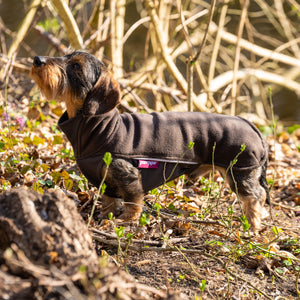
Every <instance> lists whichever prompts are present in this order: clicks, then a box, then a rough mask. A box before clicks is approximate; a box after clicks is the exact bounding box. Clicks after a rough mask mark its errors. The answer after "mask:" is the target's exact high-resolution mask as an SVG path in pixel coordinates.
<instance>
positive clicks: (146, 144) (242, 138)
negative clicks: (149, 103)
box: [58, 108, 267, 191]
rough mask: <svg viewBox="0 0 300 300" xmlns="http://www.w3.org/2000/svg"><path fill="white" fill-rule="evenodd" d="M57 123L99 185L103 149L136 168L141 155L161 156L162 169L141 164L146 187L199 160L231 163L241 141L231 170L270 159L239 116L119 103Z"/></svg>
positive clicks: (89, 176) (262, 143) (250, 126)
mask: <svg viewBox="0 0 300 300" xmlns="http://www.w3.org/2000/svg"><path fill="white" fill-rule="evenodd" d="M58 125H59V127H60V128H61V130H62V131H63V132H64V133H65V134H66V136H67V137H68V139H69V141H70V142H71V144H72V146H73V149H74V154H75V158H76V160H77V163H78V165H79V167H80V169H81V171H82V173H83V174H84V175H85V176H86V177H87V179H88V180H89V181H91V183H92V184H94V185H95V186H98V185H99V184H100V182H101V175H100V170H101V167H102V166H103V160H102V158H103V155H104V154H105V152H110V153H111V154H112V156H113V158H114V157H117V158H123V159H126V160H128V161H130V162H131V163H132V164H133V165H134V166H136V167H137V166H138V164H137V163H136V161H137V160H138V159H148V160H154V161H155V160H156V161H161V162H162V163H161V164H160V165H161V167H159V168H158V169H140V172H141V174H142V184H143V188H144V191H148V190H149V189H151V188H153V187H156V186H159V185H161V184H163V182H164V180H165V179H169V180H171V179H174V178H176V177H178V176H180V175H182V174H184V173H186V171H191V170H194V169H196V168H197V167H198V166H199V165H200V164H210V165H211V164H212V163H214V164H215V165H216V166H220V167H223V168H227V167H229V165H230V163H231V162H232V161H233V159H235V157H236V156H237V155H238V154H239V153H240V152H241V145H242V144H245V145H246V148H245V150H244V151H243V152H242V153H240V155H239V156H238V159H237V162H236V163H235V164H234V165H233V169H238V170H251V169H254V168H257V167H259V166H262V165H263V164H264V163H265V161H266V160H267V150H266V143H265V141H264V140H263V138H262V136H261V134H260V132H259V131H258V129H257V128H256V127H255V126H254V125H253V124H251V123H250V122H248V121H246V120H245V119H243V118H240V117H233V116H225V115H219V114H213V113H201V112H193V113H190V112H163V113H156V112H154V113H151V114H139V113H133V114H128V113H123V114H119V112H118V109H117V108H115V109H113V110H111V111H109V112H107V113H105V114H96V115H83V114H82V113H80V114H78V115H77V116H76V117H74V118H71V119H69V118H68V115H67V112H65V113H64V114H63V115H62V116H61V118H60V119H59V122H58ZM190 142H194V146H193V148H192V149H189V148H188V146H189V143H190ZM164 162H165V163H164ZM176 162H179V164H176ZM170 175H172V176H171V177H170ZM149 181H150V182H149Z"/></svg>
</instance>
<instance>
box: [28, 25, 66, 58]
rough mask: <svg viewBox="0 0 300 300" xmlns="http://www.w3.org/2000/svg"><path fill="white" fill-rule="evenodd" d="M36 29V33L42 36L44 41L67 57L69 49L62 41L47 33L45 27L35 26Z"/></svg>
mask: <svg viewBox="0 0 300 300" xmlns="http://www.w3.org/2000/svg"><path fill="white" fill-rule="evenodd" d="M34 29H35V30H36V32H37V33H38V34H39V35H41V36H42V37H43V38H44V39H46V40H47V41H48V42H49V43H50V44H51V45H52V46H54V47H55V48H56V49H57V50H58V51H59V52H60V53H62V54H63V55H66V54H67V52H68V48H67V47H66V46H65V45H63V44H62V43H61V41H60V40H59V39H58V38H56V37H55V36H54V35H52V34H51V33H49V32H47V31H45V30H44V28H43V27H41V26H38V25H36V26H34Z"/></svg>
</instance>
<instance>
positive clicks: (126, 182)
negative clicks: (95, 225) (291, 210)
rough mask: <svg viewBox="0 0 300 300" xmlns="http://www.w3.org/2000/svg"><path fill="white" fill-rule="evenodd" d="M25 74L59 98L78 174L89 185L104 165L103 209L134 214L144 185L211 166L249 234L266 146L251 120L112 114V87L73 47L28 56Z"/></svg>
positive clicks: (262, 192)
mask: <svg viewBox="0 0 300 300" xmlns="http://www.w3.org/2000/svg"><path fill="white" fill-rule="evenodd" d="M31 76H32V78H33V79H34V80H35V81H36V83H37V85H38V86H39V88H40V90H41V92H42V93H43V94H44V95H45V97H46V98H47V99H56V100H61V101H64V102H65V104H66V108H67V111H66V112H65V113H64V114H63V115H62V116H61V118H60V120H59V122H58V124H59V126H60V128H61V130H62V131H63V132H64V133H65V134H66V135H67V137H68V139H69V140H70V142H71V144H72V146H73V148H74V153H75V157H76V160H77V163H78V165H79V167H80V169H81V171H82V173H83V174H84V175H85V176H86V177H87V179H88V180H89V181H90V182H91V183H92V184H93V185H95V186H96V187H98V186H99V185H100V183H101V180H102V178H103V176H104V173H105V169H106V166H105V164H104V162H103V156H104V154H105V153H106V152H110V153H111V154H112V157H113V161H112V163H111V165H110V166H109V169H108V173H107V176H106V178H105V182H106V185H107V187H106V190H105V194H104V195H103V201H102V204H103V205H102V207H103V209H102V214H103V216H107V214H108V213H109V212H113V213H114V214H115V215H116V216H118V213H120V212H119V211H118V210H117V209H118V205H117V199H118V198H122V199H123V200H124V202H125V203H124V211H123V212H121V215H119V216H118V217H119V218H120V219H123V220H130V219H135V218H137V217H138V216H139V214H140V213H141V211H142V205H143V196H144V194H145V193H147V192H148V191H149V190H151V189H153V188H155V187H157V186H160V185H162V184H163V183H164V182H167V181H170V180H173V179H175V178H176V177H179V176H181V175H183V174H188V175H190V176H192V178H197V177H199V176H201V175H203V174H205V173H208V172H209V171H210V170H211V169H212V167H213V168H215V169H216V170H218V171H220V173H221V174H222V175H223V176H224V177H226V179H227V181H228V183H229V185H230V187H231V189H232V190H233V191H234V192H235V193H237V194H238V196H239V199H240V200H241V201H242V203H243V208H244V212H245V215H246V218H247V219H248V221H249V222H250V224H251V225H252V229H253V230H254V231H258V230H259V228H260V225H261V211H262V207H263V205H264V203H265V201H266V200H267V201H268V200H269V192H268V186H267V182H266V169H267V163H268V150H267V145H266V142H265V141H264V139H263V138H262V136H261V134H260V132H259V131H258V130H257V129H256V127H255V126H254V125H252V124H251V123H250V122H248V121H246V120H244V119H242V118H240V117H233V116H225V115H220V114H213V113H201V112H184V113H182V112H163V113H157V112H154V113H151V114H140V113H132V114H128V113H123V114H119V111H118V109H117V108H116V107H117V105H118V104H119V103H120V88H119V84H118V83H117V82H116V81H115V80H114V79H113V77H112V74H111V73H110V72H109V71H108V70H107V69H106V67H105V66H104V64H103V63H101V62H100V61H99V60H98V59H97V58H95V57H94V56H93V55H90V54H88V53H86V52H83V51H75V52H73V53H72V54H70V55H66V56H63V57H41V56H36V57H34V61H33V66H32V69H31Z"/></svg>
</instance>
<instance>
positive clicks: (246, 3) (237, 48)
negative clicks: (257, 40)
mask: <svg viewBox="0 0 300 300" xmlns="http://www.w3.org/2000/svg"><path fill="white" fill-rule="evenodd" d="M240 3H241V5H242V13H241V17H240V22H239V27H238V32H237V40H236V45H235V54H234V64H233V77H232V88H231V98H232V99H231V109H230V113H231V115H235V106H236V97H237V77H236V73H237V71H238V69H239V64H240V53H241V45H240V41H241V38H242V34H243V31H244V24H245V20H246V15H247V10H248V7H249V0H244V1H243V0H240Z"/></svg>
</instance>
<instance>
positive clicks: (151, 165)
mask: <svg viewBox="0 0 300 300" xmlns="http://www.w3.org/2000/svg"><path fill="white" fill-rule="evenodd" d="M139 168H141V169H157V168H158V161H153V160H139Z"/></svg>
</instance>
